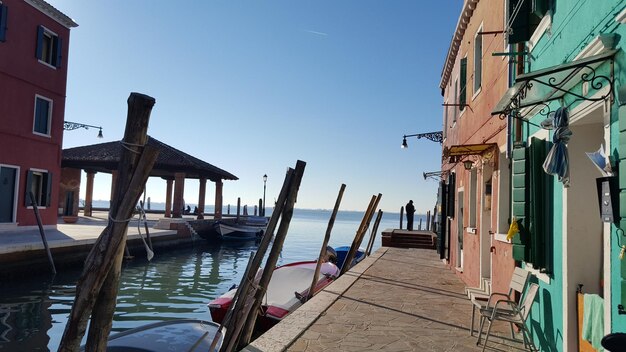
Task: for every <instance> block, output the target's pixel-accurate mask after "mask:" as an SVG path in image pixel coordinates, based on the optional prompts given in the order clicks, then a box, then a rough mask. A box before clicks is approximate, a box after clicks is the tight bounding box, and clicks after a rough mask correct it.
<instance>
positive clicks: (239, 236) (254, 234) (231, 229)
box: [213, 221, 265, 241]
mask: <svg viewBox="0 0 626 352" xmlns="http://www.w3.org/2000/svg"><path fill="white" fill-rule="evenodd" d="M213 227H214V228H215V231H216V232H217V234H218V236H219V237H220V239H221V240H222V241H249V240H255V239H257V238H260V237H261V236H262V235H263V232H264V231H265V226H251V225H243V224H227V223H224V222H222V221H216V222H215V223H214V224H213Z"/></svg>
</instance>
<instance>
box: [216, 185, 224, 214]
mask: <svg viewBox="0 0 626 352" xmlns="http://www.w3.org/2000/svg"><path fill="white" fill-rule="evenodd" d="M223 186H224V182H222V180H217V181H215V216H214V218H215V219H221V218H222V188H223Z"/></svg>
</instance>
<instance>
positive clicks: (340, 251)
mask: <svg viewBox="0 0 626 352" xmlns="http://www.w3.org/2000/svg"><path fill="white" fill-rule="evenodd" d="M349 251H350V246H341V247H336V248H335V253H336V254H337V267H339V269H341V268H342V267H343V262H344V261H345V260H346V256H347V255H348V252H349ZM363 259H365V250H364V249H363V248H359V249H358V250H357V252H356V254H355V255H354V259H353V260H352V265H350V267H353V266H355V265H357V264H358V263H359V262H360V261H361V260H363Z"/></svg>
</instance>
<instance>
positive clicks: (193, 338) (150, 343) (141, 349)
mask: <svg viewBox="0 0 626 352" xmlns="http://www.w3.org/2000/svg"><path fill="white" fill-rule="evenodd" d="M219 327H220V326H219V324H216V323H213V322H209V321H204V320H198V319H178V320H171V321H163V322H160V323H154V324H148V325H144V326H140V327H137V328H134V329H130V330H126V331H124V332H121V333H118V334H114V335H111V336H110V337H109V341H108V343H107V349H106V350H107V351H108V352H122V351H124V352H169V351H190V352H195V351H209V350H210V347H211V344H212V343H213V338H214V337H215V335H216V333H217V331H218V330H219ZM222 340H223V336H219V337H218V340H217V344H216V345H215V348H214V350H213V351H215V352H217V351H219V349H220V347H221V346H222ZM84 348H85V347H84V346H83V347H81V351H84ZM213 351H211V352H213Z"/></svg>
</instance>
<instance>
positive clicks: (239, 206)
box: [237, 197, 241, 222]
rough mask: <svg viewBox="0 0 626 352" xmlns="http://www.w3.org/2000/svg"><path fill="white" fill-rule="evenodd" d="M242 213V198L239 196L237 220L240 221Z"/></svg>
mask: <svg viewBox="0 0 626 352" xmlns="http://www.w3.org/2000/svg"><path fill="white" fill-rule="evenodd" d="M240 215H241V198H240V197H237V222H239V216H240Z"/></svg>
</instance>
